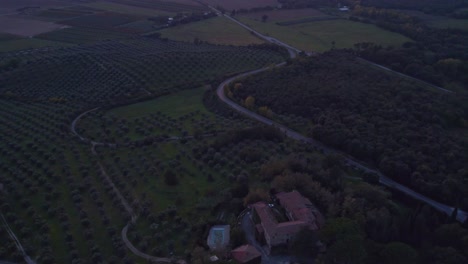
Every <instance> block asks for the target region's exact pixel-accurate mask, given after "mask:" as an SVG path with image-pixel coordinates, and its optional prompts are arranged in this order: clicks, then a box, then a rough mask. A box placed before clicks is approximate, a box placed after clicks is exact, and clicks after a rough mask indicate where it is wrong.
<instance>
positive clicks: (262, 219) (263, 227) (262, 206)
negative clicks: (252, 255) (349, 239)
mask: <svg viewBox="0 0 468 264" xmlns="http://www.w3.org/2000/svg"><path fill="white" fill-rule="evenodd" d="M276 199H277V201H278V203H279V205H280V206H281V207H280V208H276V207H275V206H273V205H269V204H267V203H265V202H257V203H255V204H252V205H251V208H253V209H254V210H253V214H254V219H256V220H257V221H256V222H259V223H258V224H257V225H256V231H257V236H258V237H259V239H261V240H263V241H264V242H265V243H266V244H267V245H268V247H269V248H272V247H275V246H279V245H283V244H288V243H289V242H290V241H292V240H293V239H294V238H295V236H296V234H297V233H299V232H300V231H301V230H302V229H304V228H307V229H310V230H313V231H316V230H318V229H319V228H320V227H321V226H322V224H323V217H322V215H321V214H320V212H319V211H318V210H317V209H316V208H315V207H314V206H313V205H312V203H311V202H310V200H309V199H307V198H305V197H303V196H302V195H301V194H300V193H299V192H298V191H292V192H288V193H285V192H282V193H278V194H276ZM282 215H285V216H286V217H285V218H282V217H281V216H282Z"/></svg>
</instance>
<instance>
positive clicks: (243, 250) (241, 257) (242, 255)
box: [231, 245, 262, 263]
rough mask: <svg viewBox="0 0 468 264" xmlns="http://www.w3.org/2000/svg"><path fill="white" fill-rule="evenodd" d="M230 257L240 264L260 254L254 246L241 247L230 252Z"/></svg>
mask: <svg viewBox="0 0 468 264" xmlns="http://www.w3.org/2000/svg"><path fill="white" fill-rule="evenodd" d="M231 255H232V257H233V258H234V259H235V260H236V261H238V262H240V263H246V262H249V261H251V260H253V259H255V258H258V257H260V256H261V255H262V254H260V252H258V250H257V249H256V248H255V247H254V246H251V245H242V246H240V247H238V248H236V249H234V250H232V251H231Z"/></svg>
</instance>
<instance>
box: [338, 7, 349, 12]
mask: <svg viewBox="0 0 468 264" xmlns="http://www.w3.org/2000/svg"><path fill="white" fill-rule="evenodd" d="M338 9H339V10H340V11H342V12H348V11H349V7H347V6H342V7H340V8H338Z"/></svg>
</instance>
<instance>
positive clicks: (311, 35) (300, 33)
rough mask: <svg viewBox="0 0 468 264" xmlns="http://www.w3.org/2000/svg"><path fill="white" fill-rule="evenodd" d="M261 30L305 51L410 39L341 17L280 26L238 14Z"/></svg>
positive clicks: (243, 20)
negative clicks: (360, 43)
mask: <svg viewBox="0 0 468 264" xmlns="http://www.w3.org/2000/svg"><path fill="white" fill-rule="evenodd" d="M240 20H241V21H242V22H244V23H246V24H247V25H250V26H251V27H252V28H254V29H255V30H258V31H259V32H260V33H263V34H266V35H269V36H272V37H275V38H277V39H279V40H281V41H284V42H286V43H288V44H290V45H291V46H293V47H296V48H298V49H301V50H304V51H308V52H311V51H316V52H323V51H327V50H330V49H331V48H333V46H334V47H335V48H353V46H354V44H355V43H359V42H374V43H378V44H381V45H400V44H402V43H404V42H407V41H411V40H410V39H409V38H407V37H404V36H402V35H400V34H398V33H393V32H390V31H386V30H383V29H380V28H378V27H377V26H374V25H370V24H364V23H359V22H353V21H349V20H344V19H338V20H327V21H316V22H308V23H301V24H296V25H291V26H280V25H276V24H274V23H268V22H267V23H264V22H259V21H255V20H252V19H248V18H245V17H240Z"/></svg>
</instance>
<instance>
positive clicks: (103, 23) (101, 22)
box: [61, 12, 141, 29]
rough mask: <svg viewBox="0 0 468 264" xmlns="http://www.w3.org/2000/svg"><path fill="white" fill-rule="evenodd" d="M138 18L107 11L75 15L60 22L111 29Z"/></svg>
mask: <svg viewBox="0 0 468 264" xmlns="http://www.w3.org/2000/svg"><path fill="white" fill-rule="evenodd" d="M139 19H141V17H137V16H131V15H125V14H119V13H110V12H109V13H99V14H93V15H89V16H82V17H77V18H73V19H69V20H65V21H62V22H61V23H64V24H66V25H70V26H76V27H87V28H102V29H112V28H113V27H116V26H120V25H123V24H127V23H130V22H133V21H136V20H139Z"/></svg>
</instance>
